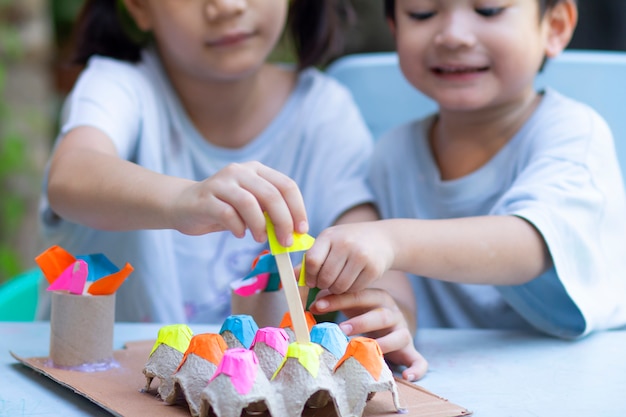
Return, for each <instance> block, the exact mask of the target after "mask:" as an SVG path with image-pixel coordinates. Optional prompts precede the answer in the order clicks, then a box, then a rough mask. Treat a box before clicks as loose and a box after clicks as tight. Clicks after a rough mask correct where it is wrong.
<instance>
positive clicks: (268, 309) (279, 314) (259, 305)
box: [231, 290, 287, 327]
mask: <svg viewBox="0 0 626 417" xmlns="http://www.w3.org/2000/svg"><path fill="white" fill-rule="evenodd" d="M286 311H287V299H286V298H285V293H284V291H283V290H280V291H269V292H260V293H258V294H254V295H251V296H248V297H242V296H240V295H237V294H235V293H231V313H232V314H249V315H251V316H252V317H254V321H255V322H256V324H257V325H258V326H259V327H278V325H279V324H280V322H281V320H282V318H283V316H284V315H285V312H286Z"/></svg>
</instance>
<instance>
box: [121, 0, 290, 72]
mask: <svg viewBox="0 0 626 417" xmlns="http://www.w3.org/2000/svg"><path fill="white" fill-rule="evenodd" d="M124 1H125V4H126V6H127V8H128V10H129V12H130V13H131V14H132V16H133V17H134V19H135V21H136V23H137V25H138V26H139V28H140V29H142V30H144V31H151V32H152V33H153V35H154V38H155V40H156V44H157V48H158V50H159V53H160V55H161V58H162V59H163V62H164V64H165V67H166V68H167V69H168V70H169V71H170V72H173V73H175V74H184V76H186V77H192V78H196V79H199V80H207V81H209V80H210V81H228V80H237V79H239V78H242V77H245V76H246V75H249V74H251V73H252V72H254V71H255V70H257V69H258V68H259V67H260V66H261V65H262V64H263V63H264V62H265V60H266V59H267V56H268V55H269V54H270V52H271V51H272V49H273V48H274V46H275V45H276V43H277V42H278V39H279V38H280V35H281V33H282V30H283V28H284V26H285V21H286V16H287V0H124Z"/></svg>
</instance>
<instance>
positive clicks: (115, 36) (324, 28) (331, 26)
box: [73, 0, 354, 69]
mask: <svg viewBox="0 0 626 417" xmlns="http://www.w3.org/2000/svg"><path fill="white" fill-rule="evenodd" d="M353 13H354V12H353V10H352V7H351V3H350V1H349V0H322V1H320V0H293V1H291V2H290V3H289V15H288V20H287V28H288V30H289V34H290V36H291V37H292V39H293V43H294V47H295V52H296V58H297V61H298V69H303V68H306V67H309V66H312V65H317V64H323V63H325V62H327V61H328V60H329V59H331V58H333V57H334V56H335V55H338V54H339V53H340V52H341V48H342V46H343V37H342V32H343V31H342V29H343V25H345V24H347V23H349V21H350V20H351V19H352V17H353ZM76 30H77V33H76V39H77V45H76V51H75V56H74V59H73V61H74V62H75V63H77V64H80V65H84V64H86V63H87V61H88V60H89V58H90V57H91V56H92V55H103V56H108V57H111V58H116V59H120V60H124V61H130V62H137V61H139V59H140V57H141V48H142V47H143V46H145V45H146V43H147V42H148V40H149V35H147V34H144V33H141V32H140V31H139V30H138V29H137V28H136V27H135V25H134V22H133V21H132V19H131V18H130V16H129V15H128V13H127V12H126V10H125V9H124V7H123V5H122V2H121V1H119V0H87V1H86V3H85V5H84V6H83V9H82V10H81V13H80V16H79V18H78V24H77V27H76Z"/></svg>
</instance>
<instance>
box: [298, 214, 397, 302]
mask: <svg viewBox="0 0 626 417" xmlns="http://www.w3.org/2000/svg"><path fill="white" fill-rule="evenodd" d="M390 243H391V242H388V240H387V237H386V234H385V229H384V228H383V227H381V225H380V222H364V223H347V224H341V225H338V226H333V227H330V228H328V229H326V230H324V231H323V232H322V233H320V235H319V236H318V237H317V239H316V240H315V244H314V245H313V247H312V248H311V249H309V250H308V251H307V253H306V285H307V286H308V287H310V288H314V287H317V288H320V289H328V290H329V292H331V293H333V294H342V293H344V292H357V291H360V290H362V289H364V288H366V287H367V286H369V284H371V283H372V282H373V281H374V280H376V279H378V278H379V277H381V276H382V275H383V273H385V272H386V271H387V270H388V269H389V268H390V267H391V264H392V262H393V256H394V253H393V247H392V245H391V244H390Z"/></svg>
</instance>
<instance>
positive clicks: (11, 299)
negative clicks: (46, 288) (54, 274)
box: [0, 268, 43, 321]
mask: <svg viewBox="0 0 626 417" xmlns="http://www.w3.org/2000/svg"><path fill="white" fill-rule="evenodd" d="M42 279H43V274H42V273H41V271H40V270H39V268H35V269H31V270H29V271H26V272H24V273H22V274H20V275H17V276H15V277H13V278H11V279H10V280H9V281H7V282H5V283H4V284H2V285H1V286H0V321H33V320H34V319H35V311H36V309H37V299H38V297H39V296H38V287H39V282H40V281H41V280H42Z"/></svg>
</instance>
